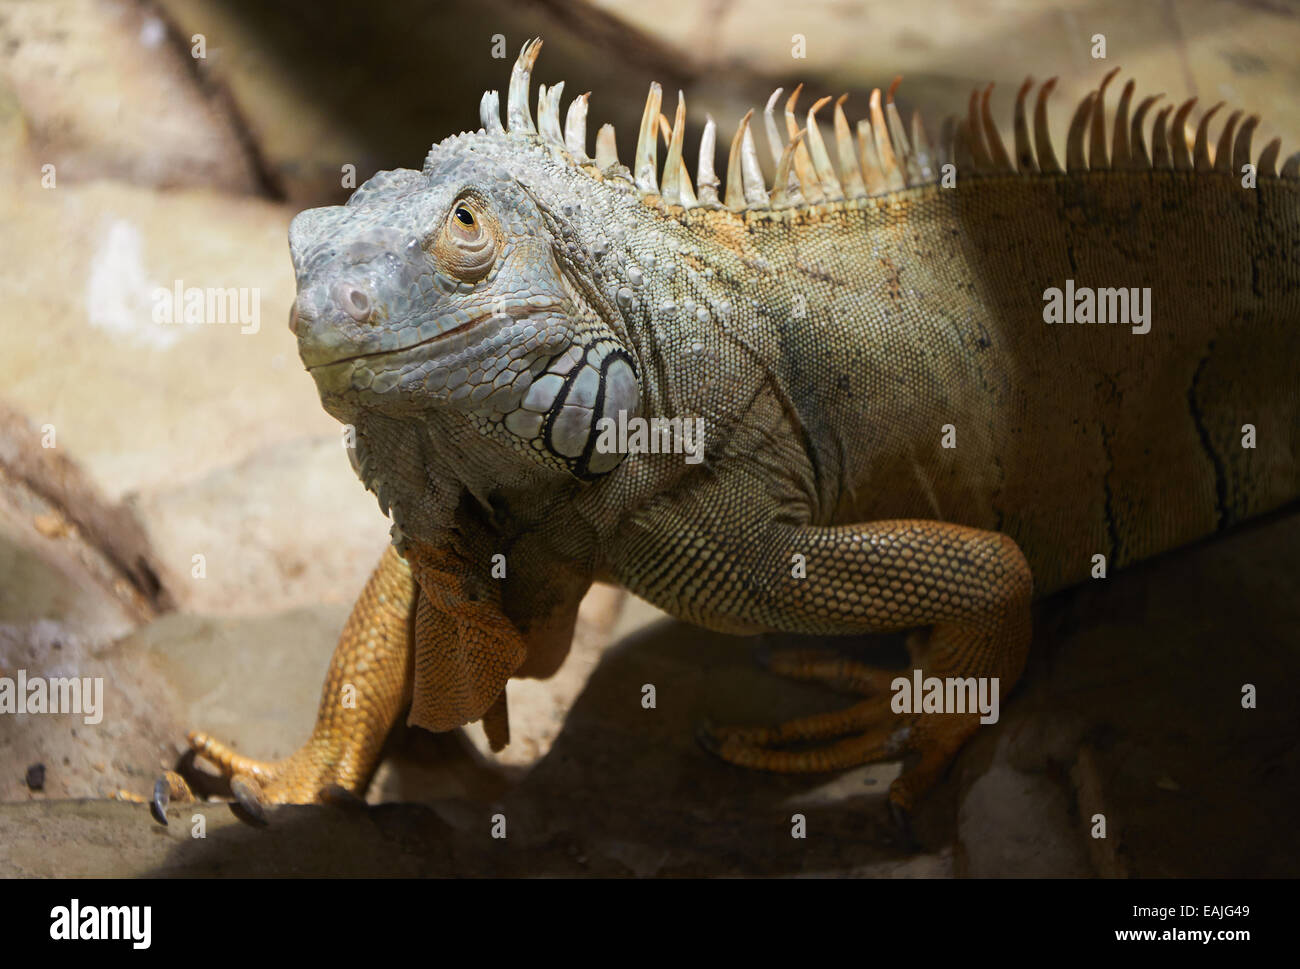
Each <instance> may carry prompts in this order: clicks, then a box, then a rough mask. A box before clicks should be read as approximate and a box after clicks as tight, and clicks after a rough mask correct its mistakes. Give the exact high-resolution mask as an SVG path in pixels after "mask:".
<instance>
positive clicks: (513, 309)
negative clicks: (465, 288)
mask: <svg viewBox="0 0 1300 969" xmlns="http://www.w3.org/2000/svg"><path fill="white" fill-rule="evenodd" d="M562 309H563V306H562V304H561V303H560V302H559V301H558V300H554V301H551V302H549V303H541V304H539V303H528V304H527V305H523V306H508V307H505V308H503V309H494V310H491V311H489V312H485V313H479V314H478V315H476V316H473V317H471V318H470V319H468V320H466V321H465V322H464V323H462V324H460V325H459V326H455V327H452V328H451V329H450V330H444V331H443V332H441V333H435V334H434V335H433V336H431V337H426V338H425V339H423V340H418V341H416V342H415V343H410V344H407V345H406V346H401V347H391V348H389V349H386V350H371V351H368V352H366V353H353V354H349V355H348V356H346V357H338V358H336V359H334V360H327V361H323V362H321V363H314V364H311V365H310V366H309V367H307V371H308V372H309V373H311V372H313V371H316V370H324V369H328V368H329V367H337V366H338V365H340V364H344V363H351V362H353V361H354V360H370V359H373V358H375V357H390V356H395V355H399V354H403V353H410V352H411V351H412V350H418V349H419V348H420V347H426V346H430V345H432V344H435V343H438V342H439V341H441V340H446V339H449V338H450V337H453V336H455V335H456V334H458V333H465V332H467V331H468V330H471V329H473V328H474V327H476V326H479V325H480V324H482V323H486V322H487V321H489V320H492V319H499V318H501V317H508V318H510V319H512V320H517V319H523V318H526V317H529V316H532V315H533V314H535V313H551V312H556V311H560V310H562Z"/></svg>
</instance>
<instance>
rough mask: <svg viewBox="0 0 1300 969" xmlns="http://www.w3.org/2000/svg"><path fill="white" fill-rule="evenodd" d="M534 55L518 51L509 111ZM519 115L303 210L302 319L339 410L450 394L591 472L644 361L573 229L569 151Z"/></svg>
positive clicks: (401, 409) (417, 404)
mask: <svg viewBox="0 0 1300 969" xmlns="http://www.w3.org/2000/svg"><path fill="white" fill-rule="evenodd" d="M535 56H536V45H533V46H531V47H529V48H528V49H526V54H525V56H521V59H520V65H521V66H517V67H516V78H515V81H513V82H512V87H511V99H512V103H511V111H512V112H515V111H517V109H518V105H516V104H515V103H514V102H515V101H516V100H517V98H516V89H517V88H518V87H519V86H520V79H519V75H520V74H521V73H522V75H523V78H522V89H523V92H524V96H526V94H527V87H528V81H527V65H529V64H531V58H532V57H535ZM556 93H557V94H558V91H557V92H556ZM490 94H491V95H495V92H490ZM525 110H526V109H525ZM529 125H531V120H530V121H529ZM518 128H519V130H516V131H511V132H507V131H505V130H504V128H503V127H502V126H501V124H500V122H499V121H498V122H497V124H496V126H495V130H491V129H489V128H485V129H484V130H483V131H480V132H477V133H470V134H462V135H458V136H456V137H453V138H449V139H447V140H446V141H444V142H442V143H441V144H439V145H435V146H434V148H433V150H432V151H431V152H430V153H429V156H428V158H427V160H426V163H425V166H424V170H423V171H420V172H415V171H410V170H398V171H391V172H380V173H379V174H377V175H375V176H374V177H373V178H371V179H370V180H369V181H367V182H366V183H365V184H364V185H362V186H361V187H360V188H359V189H358V190H357V191H356V193H355V194H354V195H353V196H352V197H351V198H350V199H349V200H348V202H347V204H346V205H342V206H333V207H329V208H318V209H311V210H309V211H306V212H303V213H301V214H300V215H298V216H297V218H295V219H294V221H293V224H292V225H291V227H290V230H289V240H290V248H291V251H292V256H293V262H294V269H295V272H296V274H297V281H298V296H297V300H296V301H295V304H294V309H293V312H292V315H291V318H290V327H291V329H292V330H293V332H294V333H295V334H296V335H297V337H298V347H299V353H300V355H301V357H302V360H303V362H304V364H306V366H307V368H308V370H309V371H310V372H311V374H312V376H313V377H314V378H315V380H316V384H317V388H318V390H319V391H320V394H321V398H322V400H323V402H324V404H325V406H326V409H327V410H329V411H330V412H331V413H332V414H334V415H335V416H336V417H338V418H339V419H340V420H343V421H345V422H351V421H353V420H355V419H356V418H357V417H358V415H359V412H360V413H364V412H366V411H371V412H379V413H382V414H385V415H387V416H402V415H412V414H418V413H427V412H428V411H429V410H431V409H438V410H443V411H454V412H457V413H459V414H462V415H465V416H466V417H467V418H468V419H469V420H470V421H472V422H473V425H474V426H475V428H476V429H478V430H479V431H480V432H481V433H483V434H485V435H487V436H489V437H492V438H494V439H496V440H497V441H499V442H502V443H505V444H506V445H507V446H509V447H510V448H512V449H513V450H514V451H516V452H517V453H518V454H519V455H520V456H521V458H523V459H524V460H531V461H533V462H538V463H541V464H543V465H546V466H549V467H552V468H555V469H558V470H562V471H566V472H568V473H571V474H573V475H575V476H577V477H580V478H590V477H594V476H597V475H599V474H602V473H604V472H608V471H609V470H611V469H612V468H613V467H614V466H615V465H616V464H617V463H618V461H619V460H620V458H621V455H618V454H604V453H599V452H598V451H597V450H596V449H595V447H594V443H595V440H596V436H597V431H596V423H597V421H598V420H599V419H600V418H601V417H602V416H609V417H615V416H616V415H617V414H618V412H620V411H621V412H624V413H625V414H628V415H632V414H635V413H636V412H637V411H638V409H639V403H640V388H639V384H638V370H639V365H638V362H637V361H636V358H635V355H634V352H633V351H632V349H631V348H630V347H629V346H628V344H627V340H626V338H625V335H624V334H625V330H624V325H623V321H622V319H621V317H620V313H619V310H618V308H617V306H616V305H615V300H611V299H610V298H609V296H608V295H607V292H606V290H605V289H603V288H602V287H601V286H600V285H599V284H598V283H597V279H599V277H600V272H599V270H598V269H596V267H595V266H594V265H593V264H592V263H591V259H592V257H591V255H590V253H589V252H588V251H587V249H586V248H585V247H584V246H583V245H581V244H578V243H577V242H576V241H575V239H576V233H575V231H574V225H573V222H574V221H575V220H574V219H573V215H574V209H575V206H578V207H580V206H581V201H580V199H581V198H582V195H581V193H580V192H576V191H575V189H574V187H573V185H572V184H565V179H566V178H571V175H572V164H571V160H570V159H563V158H560V157H558V156H557V155H556V153H554V152H553V150H552V148H551V146H548V145H546V144H544V143H543V142H542V141H541V140H540V139H539V137H538V135H537V134H536V133H535V132H527V131H525V130H523V129H524V126H523V125H522V124H520V125H519V126H518Z"/></svg>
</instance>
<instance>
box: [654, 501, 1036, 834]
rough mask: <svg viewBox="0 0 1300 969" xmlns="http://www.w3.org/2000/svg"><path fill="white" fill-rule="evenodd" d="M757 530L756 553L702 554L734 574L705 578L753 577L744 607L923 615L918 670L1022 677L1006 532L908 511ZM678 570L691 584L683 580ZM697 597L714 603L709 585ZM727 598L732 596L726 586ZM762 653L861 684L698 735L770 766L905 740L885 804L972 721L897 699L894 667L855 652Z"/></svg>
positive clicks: (835, 628)
mask: <svg viewBox="0 0 1300 969" xmlns="http://www.w3.org/2000/svg"><path fill="white" fill-rule="evenodd" d="M764 532H765V534H763V535H762V537H761V538H758V539H757V542H756V544H760V545H761V546H762V547H763V548H765V549H766V551H765V552H764V553H761V554H759V555H756V556H746V555H745V554H744V552H743V551H740V550H738V549H737V547H736V546H735V545H734V544H731V545H729V546H727V547H725V550H715V554H714V555H712V556H709V559H710V560H711V561H716V560H717V559H719V558H725V559H726V560H728V561H730V562H732V563H733V564H732V566H731V569H732V571H733V574H732V575H730V576H726V575H717V574H716V573H715V575H714V576H711V577H710V578H711V581H710V583H709V586H710V587H711V588H712V589H721V590H735V589H736V588H738V587H740V588H743V587H745V586H748V588H750V589H751V590H753V591H752V592H750V593H749V595H748V596H747V597H746V598H748V599H749V603H748V606H747V607H742V608H741V609H740V610H738V611H739V612H740V613H741V614H743V615H747V616H748V617H749V618H753V619H760V620H761V621H762V622H763V624H764V625H767V626H769V627H770V628H775V629H778V630H783V631H789V632H805V633H821V634H847V633H863V632H873V633H881V632H894V631H898V630H903V629H909V628H912V627H918V626H932V627H933V629H932V631H931V632H930V634H929V636H928V638H927V637H918V638H917V639H915V640H914V642H915V643H918V644H920V645H919V646H918V647H917V648H915V649H914V651H913V656H914V660H915V661H916V663H917V666H918V668H920V669H921V670H922V671H923V673H924V675H925V676H927V677H930V676H935V677H963V678H964V677H997V678H998V680H999V688H1000V690H1001V692H1002V693H1005V692H1006V691H1009V690H1010V689H1011V687H1012V685H1013V684H1014V683H1015V682H1016V680H1017V679H1018V678H1019V676H1020V672H1021V670H1022V669H1023V667H1024V662H1025V657H1026V654H1027V651H1028V647H1029V638H1030V611H1029V603H1030V594H1031V590H1032V582H1031V578H1030V572H1029V566H1028V563H1027V562H1026V561H1025V558H1024V556H1023V555H1022V554H1021V551H1020V549H1019V548H1018V547H1017V546H1016V544H1015V543H1014V542H1013V541H1012V540H1011V539H1009V538H1008V537H1006V536H1005V535H1001V534H998V533H996V532H987V531H981V530H978V529H973V528H966V527H963V526H959V525H951V524H945V523H943V522H935V521H912V520H902V521H882V522H874V523H870V524H860V525H847V526H837V527H813V526H802V527H800V526H790V525H785V524H773V525H770V526H768V527H767V528H766V529H764ZM748 534H750V535H753V534H754V532H752V531H749V532H748ZM800 556H802V558H799V557H800ZM684 581H685V582H686V583H687V584H688V586H689V584H690V580H689V579H686V580H684ZM742 582H743V583H744V585H743V586H742V585H741V584H740V583H742ZM658 598H659V599H660V601H661V602H662V601H663V597H662V595H660V596H659V597H658ZM699 600H700V603H701V606H702V607H703V608H704V609H705V610H707V609H709V608H710V601H709V600H710V596H709V595H708V594H705V595H704V596H700V597H699ZM726 601H727V604H728V606H729V607H730V609H731V610H736V604H737V601H738V600H737V599H736V598H734V592H733V593H732V595H731V596H730V597H728V599H727V600H726ZM720 604H721V603H719V605H720ZM698 608H699V607H696V609H695V610H689V609H688V610H687V611H697V615H696V616H695V617H694V618H696V620H697V621H703V622H705V623H706V624H709V625H719V626H723V627H725V626H726V625H727V617H726V616H723V615H719V614H717V613H716V612H715V613H713V615H707V614H705V615H700V614H698ZM771 665H772V666H773V668H774V669H775V670H776V671H777V672H784V673H787V674H789V675H793V676H796V677H799V678H803V679H820V680H824V681H827V682H831V683H836V684H840V685H845V686H848V687H849V688H850V689H852V690H854V691H856V692H860V693H866V694H868V695H869V696H870V698H869V699H867V700H866V701H864V702H861V703H858V704H856V705H855V706H853V707H851V708H849V709H848V710H845V711H840V712H837V713H830V714H820V715H817V716H813V717H806V718H802V719H800V720H795V721H791V722H789V723H786V724H782V725H780V726H777V727H774V728H762V727H760V728H753V727H750V728H743V727H742V728H734V727H733V728H716V729H707V730H706V731H705V734H704V736H703V737H702V739H704V740H705V743H706V746H708V747H709V748H710V749H711V750H713V751H714V752H715V753H717V754H718V755H719V756H721V757H722V758H723V759H724V760H727V761H730V762H731V763H734V764H739V765H742V766H745V767H753V768H759V769H762V770H771V771H783V772H805V771H827V770H837V769H841V768H846V767H851V766H854V765H857V764H864V763H869V762H872V761H878V760H887V759H890V758H891V757H897V756H899V755H900V754H902V753H904V752H907V751H913V752H916V753H919V754H920V759H919V762H917V763H916V764H915V766H913V767H911V768H909V769H907V770H905V771H904V772H903V773H902V774H901V775H900V776H899V777H898V778H897V779H896V780H895V781H894V783H893V785H892V786H891V787H890V792H889V799H890V802H891V804H892V806H893V807H894V808H896V809H901V810H902V811H904V812H908V811H910V810H911V808H912V806H913V804H914V803H915V801H916V798H917V796H918V795H920V794H921V793H923V792H924V791H925V790H926V789H928V788H929V787H930V786H931V785H932V784H933V783H934V782H935V780H936V779H937V778H938V776H939V774H940V773H941V772H942V770H943V769H944V767H945V766H946V765H947V764H948V762H949V761H950V760H951V759H952V757H953V756H954V754H955V753H956V752H957V750H958V748H960V747H961V745H962V744H963V743H964V742H965V741H966V740H967V739H968V738H969V737H970V735H971V734H972V733H973V732H974V730H975V729H976V727H977V726H978V723H979V714H978V713H965V714H955V713H915V712H913V713H908V714H898V713H895V712H894V711H893V710H892V709H891V699H892V696H891V693H890V690H889V683H890V682H891V680H892V679H893V677H894V675H896V674H887V673H885V672H883V671H879V670H873V669H871V668H869V667H866V666H863V665H861V664H856V663H849V662H846V661H842V660H838V661H828V660H825V659H821V658H817V657H810V656H808V655H807V654H806V653H800V652H792V653H785V654H780V653H778V654H777V655H776V656H775V657H773V659H772V661H771ZM909 678H910V677H909ZM832 737H841V738H844V739H840V740H837V741H836V742H834V743H832V744H829V745H826V746H821V747H816V748H813V749H804V750H782V749H780V748H781V747H782V746H783V745H786V744H789V743H792V742H799V741H808V740H824V739H828V738H832Z"/></svg>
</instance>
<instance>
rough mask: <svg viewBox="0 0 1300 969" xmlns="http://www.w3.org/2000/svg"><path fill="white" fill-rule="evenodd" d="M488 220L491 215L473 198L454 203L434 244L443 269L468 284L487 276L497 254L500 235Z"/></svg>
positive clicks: (435, 252)
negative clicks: (494, 230) (497, 235)
mask: <svg viewBox="0 0 1300 969" xmlns="http://www.w3.org/2000/svg"><path fill="white" fill-rule="evenodd" d="M489 223H490V217H489V216H488V215H487V214H486V213H485V212H484V211H483V210H482V209H481V207H480V206H479V205H477V204H476V203H475V201H474V200H473V199H461V200H460V201H458V202H457V203H456V204H455V205H453V206H452V207H451V211H450V212H449V213H448V214H447V221H446V223H445V224H444V225H443V229H442V232H440V233H439V234H438V240H437V242H436V243H435V244H434V254H435V255H436V256H437V258H438V262H439V263H440V264H441V266H442V268H443V269H445V270H446V271H447V272H448V273H450V274H451V275H452V276H455V277H456V278H457V279H459V280H461V281H463V282H467V283H472V282H476V281H477V280H480V279H482V278H483V277H484V276H486V275H487V274H488V272H489V271H490V270H491V269H492V266H493V264H494V263H495V262H496V257H497V238H496V234H495V233H494V232H493V230H492V226H491V225H490V224H489Z"/></svg>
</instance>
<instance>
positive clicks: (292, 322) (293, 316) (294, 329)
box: [289, 300, 298, 336]
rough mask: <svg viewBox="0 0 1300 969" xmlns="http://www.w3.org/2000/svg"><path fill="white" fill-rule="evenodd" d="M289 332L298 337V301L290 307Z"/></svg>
mask: <svg viewBox="0 0 1300 969" xmlns="http://www.w3.org/2000/svg"><path fill="white" fill-rule="evenodd" d="M289 332H290V333H292V334H293V335H294V336H297V335H298V301H297V300H294V301H293V303H292V304H291V305H290V306H289Z"/></svg>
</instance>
